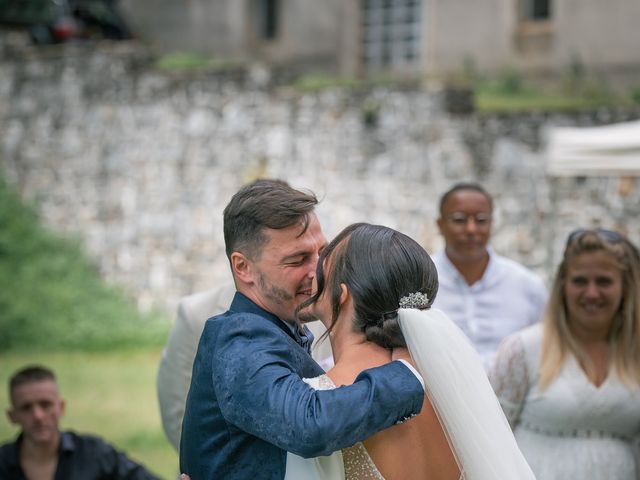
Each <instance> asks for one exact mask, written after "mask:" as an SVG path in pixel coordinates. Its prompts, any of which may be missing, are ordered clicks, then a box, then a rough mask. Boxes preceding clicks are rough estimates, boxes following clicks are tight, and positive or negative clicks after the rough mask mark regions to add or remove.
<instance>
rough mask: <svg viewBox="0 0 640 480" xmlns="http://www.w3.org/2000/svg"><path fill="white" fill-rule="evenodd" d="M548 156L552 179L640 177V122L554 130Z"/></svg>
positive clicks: (548, 147)
mask: <svg viewBox="0 0 640 480" xmlns="http://www.w3.org/2000/svg"><path fill="white" fill-rule="evenodd" d="M545 157H546V158H547V173H548V174H549V175H551V176H558V177H562V176H577V175H579V176H610V175H627V176H640V121H634V122H627V123H617V124H613V125H605V126H601V127H587V128H584V127H552V128H550V129H549V131H548V137H547V148H546V154H545Z"/></svg>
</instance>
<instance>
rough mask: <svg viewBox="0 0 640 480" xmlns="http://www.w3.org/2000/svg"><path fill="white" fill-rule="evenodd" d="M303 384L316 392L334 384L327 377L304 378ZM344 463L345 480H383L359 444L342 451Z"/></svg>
mask: <svg viewBox="0 0 640 480" xmlns="http://www.w3.org/2000/svg"><path fill="white" fill-rule="evenodd" d="M304 381H305V382H307V383H308V384H309V385H311V386H312V387H313V388H315V389H316V390H331V389H333V388H336V386H335V384H334V383H333V382H332V381H331V379H330V378H329V377H328V376H327V375H321V376H319V377H315V378H305V379H304ZM342 459H343V462H344V474H345V479H346V480H384V477H383V476H382V475H381V474H380V472H379V471H378V469H377V468H376V466H375V464H374V463H373V460H371V457H370V456H369V454H368V453H367V449H366V448H364V445H363V444H362V443H361V442H358V443H356V444H355V445H353V446H352V447H349V448H345V449H343V450H342Z"/></svg>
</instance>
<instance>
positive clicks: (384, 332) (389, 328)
mask: <svg viewBox="0 0 640 480" xmlns="http://www.w3.org/2000/svg"><path fill="white" fill-rule="evenodd" d="M364 333H365V335H366V337H367V340H369V341H370V342H373V343H375V344H377V345H380V346H381V347H384V348H396V347H406V346H407V342H406V341H405V339H404V336H403V335H402V331H401V330H400V324H399V323H398V311H397V310H396V311H394V312H390V313H383V314H382V315H381V316H380V317H379V319H378V322H376V323H373V322H372V323H367V324H366V325H365V326H364Z"/></svg>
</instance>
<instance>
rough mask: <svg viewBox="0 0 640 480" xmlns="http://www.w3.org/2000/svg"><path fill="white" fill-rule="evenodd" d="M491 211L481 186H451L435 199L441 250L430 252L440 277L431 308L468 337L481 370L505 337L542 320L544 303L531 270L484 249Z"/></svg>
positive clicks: (542, 291)
mask: <svg viewBox="0 0 640 480" xmlns="http://www.w3.org/2000/svg"><path fill="white" fill-rule="evenodd" d="M492 213H493V200H492V198H491V196H490V195H489V194H488V193H487V191H486V190H485V189H484V188H482V187H481V186H480V185H477V184H474V183H458V184H456V185H454V186H453V187H452V188H450V189H449V190H448V191H447V192H445V194H444V195H443V196H442V197H441V199H440V218H438V228H439V229H440V233H441V234H442V236H443V237H444V241H445V249H444V251H441V252H438V253H436V254H435V255H434V256H433V261H434V263H435V264H436V268H437V269H438V278H439V281H440V288H439V290H438V295H437V296H436V299H435V302H434V304H433V306H434V307H435V308H439V309H440V310H442V311H444V312H445V313H446V314H447V315H448V316H449V317H450V318H451V319H452V320H453V321H454V322H455V323H456V324H457V325H458V326H459V327H460V328H461V329H462V331H463V332H464V333H465V334H466V335H467V336H468V337H469V339H470V340H471V342H472V343H473V344H474V346H475V347H476V349H477V350H478V352H479V353H480V355H481V356H482V359H483V362H484V365H485V368H489V367H490V366H491V363H492V361H493V357H494V355H495V352H496V350H497V348H498V345H499V343H500V341H501V340H502V339H503V338H504V337H505V336H507V335H509V334H511V333H513V332H516V331H518V330H520V329H522V328H524V327H526V326H528V325H531V324H533V323H535V322H537V321H539V320H541V318H542V314H543V310H544V307H545V305H546V302H547V290H546V288H545V286H544V283H543V282H542V280H541V279H540V278H539V277H538V276H537V275H536V274H534V273H533V272H531V271H530V270H528V269H527V268H525V267H524V266H522V265H520V264H519V263H517V262H515V261H513V260H510V259H508V258H505V257H503V256H500V255H498V254H497V253H495V252H494V251H493V250H492V249H491V248H490V247H488V243H489V238H490V236H491V221H492Z"/></svg>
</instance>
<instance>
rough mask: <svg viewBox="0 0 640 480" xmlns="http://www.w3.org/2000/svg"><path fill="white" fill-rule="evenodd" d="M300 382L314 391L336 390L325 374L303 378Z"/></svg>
mask: <svg viewBox="0 0 640 480" xmlns="http://www.w3.org/2000/svg"><path fill="white" fill-rule="evenodd" d="M302 380H303V381H304V382H305V383H307V384H308V385H309V386H310V387H311V388H313V389H314V390H331V389H334V388H336V386H335V384H334V383H333V382H332V381H331V379H330V378H329V376H328V375H327V374H326V373H325V374H324V375H320V376H319V377H313V378H303V379H302Z"/></svg>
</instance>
